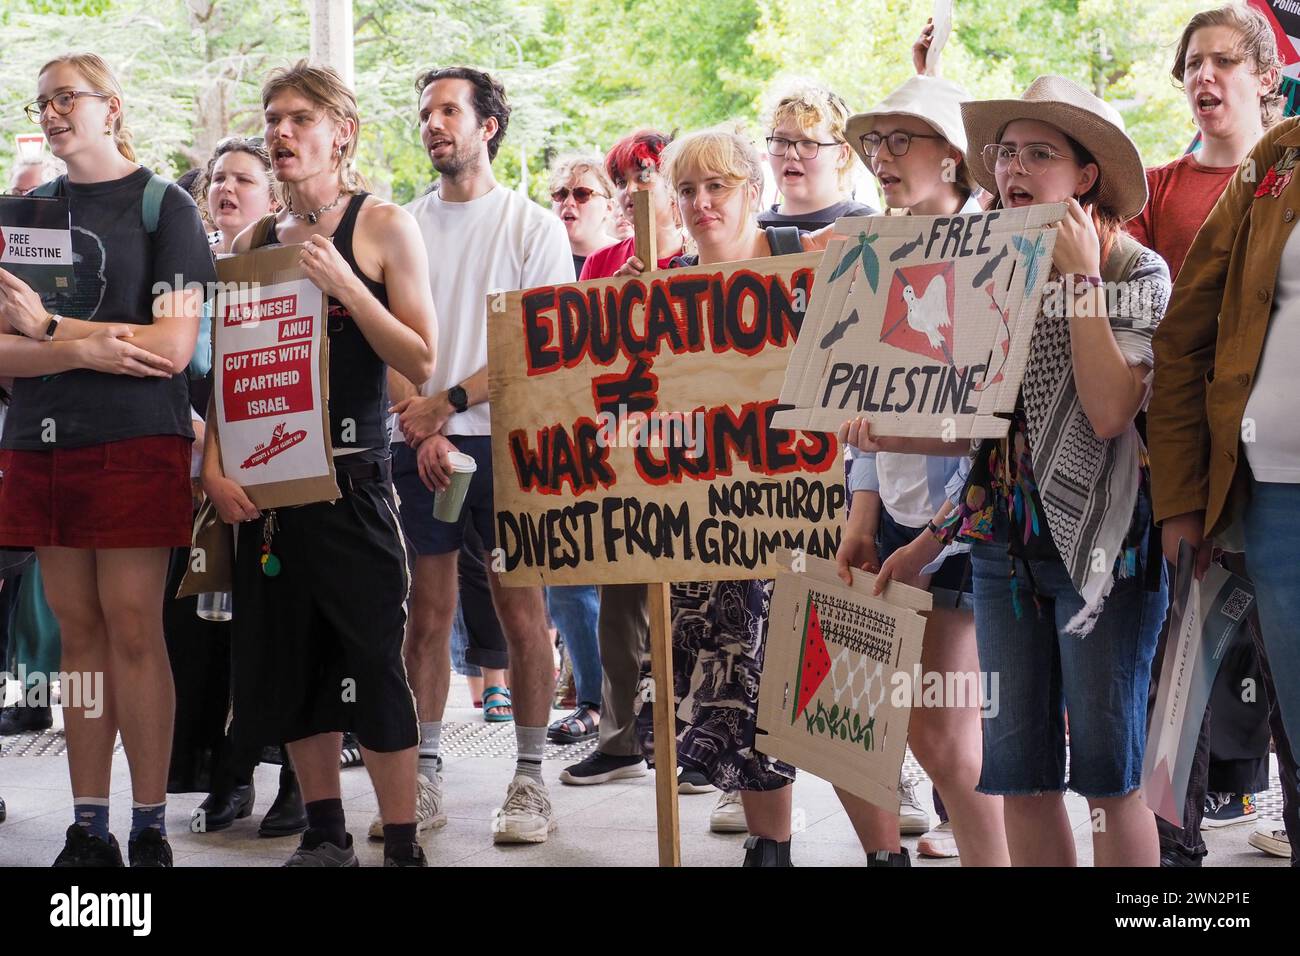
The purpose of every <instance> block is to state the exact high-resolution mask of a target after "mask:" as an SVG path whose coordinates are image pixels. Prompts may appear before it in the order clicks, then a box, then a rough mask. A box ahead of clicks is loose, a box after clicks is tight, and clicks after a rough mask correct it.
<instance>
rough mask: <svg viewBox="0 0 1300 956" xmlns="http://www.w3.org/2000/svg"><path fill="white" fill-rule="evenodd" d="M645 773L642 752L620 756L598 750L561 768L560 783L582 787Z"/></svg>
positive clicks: (642, 775)
mask: <svg viewBox="0 0 1300 956" xmlns="http://www.w3.org/2000/svg"><path fill="white" fill-rule="evenodd" d="M645 773H646V769H645V758H644V757H642V756H641V755H640V754H637V755H635V756H632V757H619V756H616V755H614V754H603V753H601V752H600V751H599V750H597V751H596V752H595V753H593V754H590V755H588V756H587V757H586V758H584V759H583V760H581V761H579V762H578V763H575V764H574V765H573V766H571V767H565V768H564V769H563V770H561V771H560V783H567V784H572V785H573V786H575V787H582V786H588V785H590V784H593V783H609V782H610V781H611V780H623V779H625V778H629V777H644V776H645Z"/></svg>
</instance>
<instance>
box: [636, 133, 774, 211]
mask: <svg viewBox="0 0 1300 956" xmlns="http://www.w3.org/2000/svg"><path fill="white" fill-rule="evenodd" d="M659 171H660V173H661V174H662V175H663V177H664V179H665V180H666V181H667V183H668V187H669V189H671V190H672V192H673V195H674V196H676V194H677V186H678V183H680V182H681V180H682V179H683V178H685V176H686V174H687V173H691V172H697V173H700V174H702V175H703V176H706V177H709V178H713V177H715V176H716V177H718V178H719V179H721V180H722V181H723V182H725V183H726V184H727V185H728V186H730V187H732V188H734V187H736V186H745V185H749V186H757V187H758V188H759V189H760V190H761V189H762V188H763V157H762V156H761V155H760V154H759V152H758V149H757V148H756V147H755V146H754V144H753V142H752V141H751V140H750V138H749V137H748V136H746V135H745V134H744V133H743V132H741V130H740V129H739V128H737V127H729V126H715V127H713V128H712V129H703V130H699V131H697V132H694V133H687V134H686V135H685V136H683V137H681V138H680V139H675V140H673V141H672V142H671V143H669V144H668V148H667V149H665V150H664V152H663V155H662V156H661V157H660V159H659ZM752 212H753V213H754V214H755V215H756V214H757V212H758V210H757V209H754V210H752Z"/></svg>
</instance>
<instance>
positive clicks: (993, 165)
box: [981, 143, 1069, 176]
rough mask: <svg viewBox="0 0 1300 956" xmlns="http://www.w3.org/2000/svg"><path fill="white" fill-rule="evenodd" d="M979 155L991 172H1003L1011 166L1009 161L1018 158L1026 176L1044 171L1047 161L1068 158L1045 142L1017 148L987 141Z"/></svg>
mask: <svg viewBox="0 0 1300 956" xmlns="http://www.w3.org/2000/svg"><path fill="white" fill-rule="evenodd" d="M981 155H982V156H983V157H984V168H985V169H987V170H988V171H989V172H991V173H1000V172H1005V171H1006V170H1008V169H1010V168H1011V161H1012V160H1013V159H1015V160H1019V162H1020V168H1021V169H1022V170H1024V173H1025V175H1026V176H1037V175H1039V174H1041V173H1044V172H1046V171H1047V165H1048V163H1050V162H1052V161H1053V160H1057V159H1069V157H1068V156H1066V155H1064V154H1063V153H1058V152H1057V151H1056V150H1054V149H1052V147H1050V146H1048V145H1047V144H1046V143H1030V144H1029V145H1028V146H1021V147H1020V148H1019V149H1012V148H1011V147H1010V146H1003V145H1002V144H1001V143H989V144H988V145H987V146H985V147H984V150H983V152H982V153H981Z"/></svg>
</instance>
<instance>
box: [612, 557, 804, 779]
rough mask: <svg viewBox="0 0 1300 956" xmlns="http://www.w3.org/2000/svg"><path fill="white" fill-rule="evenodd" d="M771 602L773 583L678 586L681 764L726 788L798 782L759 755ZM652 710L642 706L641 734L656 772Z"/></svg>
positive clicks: (787, 769) (675, 646)
mask: <svg viewBox="0 0 1300 956" xmlns="http://www.w3.org/2000/svg"><path fill="white" fill-rule="evenodd" d="M771 597H772V582H771V581H695V582H687V583H679V584H674V585H673V586H672V617H673V685H674V687H673V691H674V702H675V704H676V707H677V762H678V764H679V765H680V766H681V767H683V768H684V769H686V770H697V771H699V772H701V773H703V774H704V775H705V776H706V777H707V778H708V779H709V782H710V783H712V784H713V785H714V786H716V787H717V788H718V789H719V790H726V791H734V790H779V789H780V788H781V787H784V786H788V785H789V784H790V782H791V781H792V780H794V767H792V766H790V765H789V764H787V763H784V762H782V761H779V760H775V759H773V758H771V757H768V756H767V755H766V754H761V753H759V752H758V751H756V750H755V749H754V734H755V728H756V726H757V724H758V680H759V676H760V675H761V674H762V672H763V646H764V641H765V639H766V636H767V612H768V605H769V603H770V602H771ZM647 673H648V670H647ZM651 710H652V709H651V708H650V707H644V706H643V707H642V708H641V712H640V715H639V719H638V731H639V734H640V737H641V746H642V750H643V752H644V753H645V754H646V759H647V760H648V761H649V762H650V763H651V765H652V766H653V763H654V751H653V739H654V738H653V721H652V718H651Z"/></svg>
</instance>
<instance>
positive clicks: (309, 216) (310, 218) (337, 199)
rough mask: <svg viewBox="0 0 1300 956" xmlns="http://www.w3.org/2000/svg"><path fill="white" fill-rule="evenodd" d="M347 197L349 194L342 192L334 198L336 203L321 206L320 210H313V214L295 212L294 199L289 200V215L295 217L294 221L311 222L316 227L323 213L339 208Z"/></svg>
mask: <svg viewBox="0 0 1300 956" xmlns="http://www.w3.org/2000/svg"><path fill="white" fill-rule="evenodd" d="M346 195H347V193H343V192H341V193H339V194H338V195H337V196H335V197H334V201H333V202H329V203H326V204H325V205H323V206H321V207H320V208H319V209H315V210H313V211H312V212H296V211H295V210H294V208H293V199H292V198H290V199H289V215H291V216H293V218H294V219H305V220H306V221H307V222H309V223H310V224H311V225H313V226H314V225H316V223H317V221H318V220H319V219H320V216H321V213H323V212H329V211H330V210H331V209H333V208H334V207H335V206H337V205H338V204H339V203H340V202H342V201H343V197H344V196H346Z"/></svg>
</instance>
